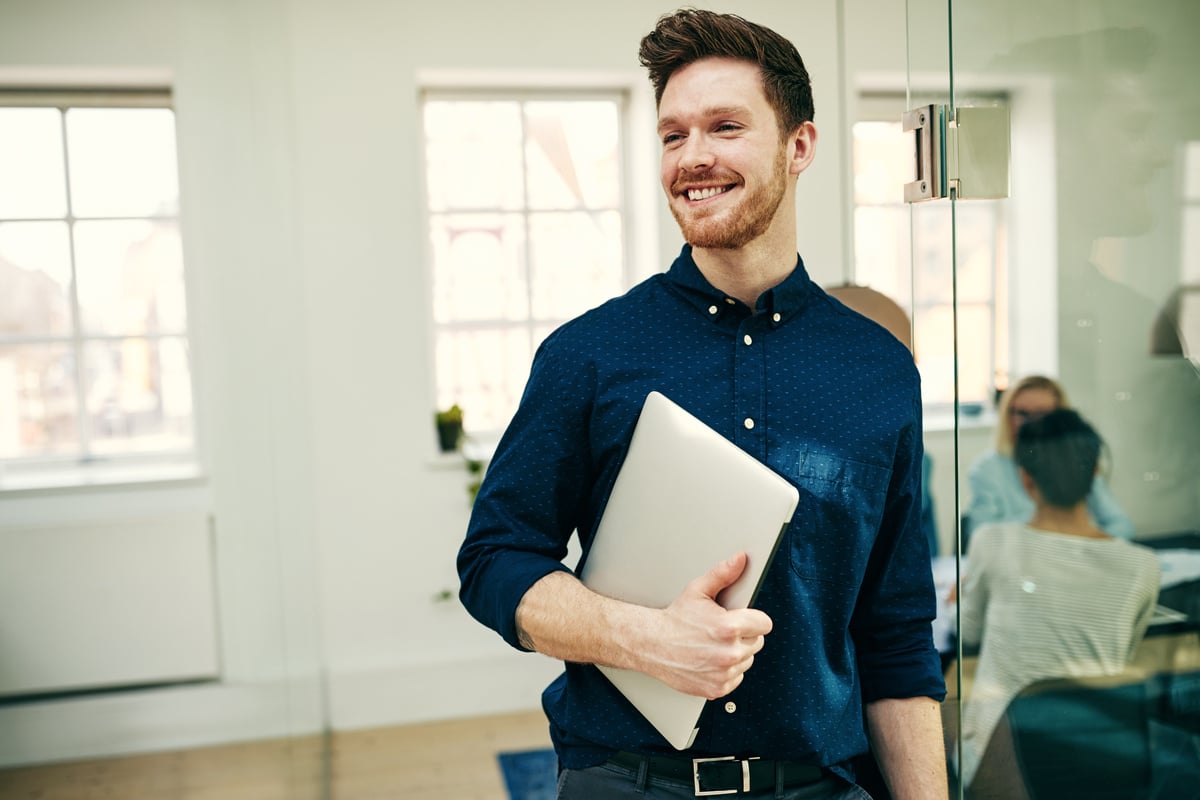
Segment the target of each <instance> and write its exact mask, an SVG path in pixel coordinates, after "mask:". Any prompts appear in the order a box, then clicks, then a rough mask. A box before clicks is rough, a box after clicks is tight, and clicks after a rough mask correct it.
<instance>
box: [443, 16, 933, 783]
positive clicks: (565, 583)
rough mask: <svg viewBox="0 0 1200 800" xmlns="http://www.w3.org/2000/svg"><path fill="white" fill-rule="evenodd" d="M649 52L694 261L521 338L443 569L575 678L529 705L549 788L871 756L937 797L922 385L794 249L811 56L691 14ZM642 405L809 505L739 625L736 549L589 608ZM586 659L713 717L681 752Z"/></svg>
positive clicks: (596, 598) (674, 197)
mask: <svg viewBox="0 0 1200 800" xmlns="http://www.w3.org/2000/svg"><path fill="white" fill-rule="evenodd" d="M640 57H641V61H642V64H643V65H644V66H646V67H647V68H648V70H649V72H650V80H651V82H652V83H653V85H654V88H655V95H656V100H657V103H658V112H659V113H658V133H659V136H660V139H661V141H662V172H661V181H662V186H663V190H664V191H665V193H666V196H667V200H668V203H669V205H670V208H671V212H672V214H673V215H674V216H675V219H676V221H677V222H678V223H679V227H680V230H681V231H682V232H683V236H684V239H685V240H686V242H687V244H686V245H685V246H684V248H683V252H682V253H681V254H680V255H679V257H678V258H677V259H676V260H675V262H674V263H673V264H672V265H671V267H670V269H669V270H668V271H667V272H665V273H663V274H660V275H656V276H654V277H653V278H650V279H649V280H647V281H645V282H643V283H642V284H640V285H638V286H636V287H634V288H633V289H632V290H630V291H629V292H628V293H627V294H626V295H624V296H622V297H619V298H616V299H614V300H611V301H609V302H608V303H606V304H604V305H602V306H600V307H599V308H596V309H593V310H592V311H589V312H587V313H586V314H584V315H582V316H581V317H579V318H577V319H575V320H572V321H571V322H569V323H567V324H565V325H563V326H562V327H561V328H559V329H558V330H557V331H555V332H554V333H553V334H551V335H550V336H549V337H548V338H547V339H546V341H545V342H544V343H543V345H542V346H541V347H540V348H539V350H538V353H537V356H536V357H535V359H534V363H533V366H532V368H531V372H530V377H529V383H528V385H527V387H526V390H525V394H524V397H523V398H522V401H521V405H520V408H519V409H518V411H517V413H516V416H515V417H514V418H513V421H512V423H511V425H510V426H509V428H508V430H507V431H506V432H505V435H504V438H503V440H502V441H501V443H500V445H499V447H498V449H497V451H496V454H495V457H494V458H493V460H492V463H491V465H490V467H489V469H488V472H487V476H486V478H485V480H484V482H483V486H482V487H481V489H480V492H479V495H478V498H477V500H476V503H475V506H474V511H473V513H472V517H471V522H470V527H469V530H468V532H467V538H466V541H465V542H464V543H463V546H462V548H461V550H460V552H459V559H458V566H459V574H460V577H461V579H462V590H461V596H462V599H463V602H464V604H465V605H466V607H467V609H468V610H469V611H470V612H471V613H472V614H473V615H474V616H475V617H476V618H477V619H479V620H480V621H481V622H483V623H484V624H486V625H488V626H490V627H491V628H493V629H495V630H496V631H497V632H498V633H500V634H501V635H502V636H503V637H504V638H505V639H506V640H507V641H508V642H509V643H510V644H511V645H513V646H514V647H516V648H519V649H522V650H529V651H537V652H540V653H543V654H545V655H548V656H551V657H553V658H557V659H561V660H562V661H563V662H565V671H564V673H563V675H562V676H561V677H559V678H558V679H557V680H556V681H555V682H554V683H552V684H551V685H550V687H549V688H547V690H546V692H545V694H544V696H543V707H544V708H545V711H546V714H547V716H548V718H549V720H550V731H551V735H552V738H553V740H554V746H555V749H556V751H557V753H558V757H559V764H560V776H559V788H558V791H559V797H560V798H565V799H567V800H572V799H574V798H609V797H640V798H651V800H653V798H660V797H661V798H668V797H670V798H675V797H691V796H693V795H696V796H703V795H706V794H727V793H732V794H736V795H738V796H743V797H762V798H767V797H770V798H801V797H803V798H863V797H868V795H867V794H866V792H865V791H864V790H863V789H862V788H861V787H859V786H857V785H855V772H854V762H855V761H856V760H857V759H859V758H860V757H862V756H864V755H865V754H867V753H868V752H873V754H874V757H875V758H876V760H877V761H878V762H879V765H880V767H881V768H882V772H883V775H884V777H885V778H886V780H887V783H888V786H889V788H890V790H891V793H892V795H893V796H894V797H896V798H898V799H899V800H904V799H905V798H922V799H924V798H944V797H945V796H946V794H947V789H946V779H945V760H944V754H943V750H942V737H941V726H940V719H939V713H938V703H939V701H940V700H941V699H942V698H943V697H944V694H945V686H944V684H943V681H942V678H941V672H940V664H939V659H938V654H937V652H936V650H935V649H934V646H933V641H932V635H931V630H930V623H931V620H932V618H933V616H934V610H935V608H934V595H933V582H932V575H931V571H930V569H929V552H928V544H927V540H926V538H925V536H924V534H923V533H922V531H921V527H920V498H921V484H920V482H921V452H922V447H921V406H920V396H921V394H920V386H919V380H918V376H917V372H916V369H915V367H914V365H913V362H912V357H911V355H910V353H909V351H908V350H907V349H906V348H905V347H904V346H903V345H901V344H900V342H899V341H897V340H896V339H895V337H893V336H892V335H891V334H890V333H888V332H887V331H886V330H884V329H883V328H881V327H879V326H877V325H875V324H874V323H872V322H870V321H868V320H866V319H865V318H863V317H861V316H860V315H858V314H856V313H854V312H852V311H850V310H849V309H847V308H846V307H845V306H843V305H841V304H840V303H838V302H837V301H836V300H833V299H832V298H830V297H829V296H828V295H826V294H825V292H823V291H822V290H821V289H820V287H818V286H817V285H816V284H814V283H813V282H812V281H811V280H810V279H809V277H808V273H807V272H806V270H805V268H804V264H803V262H802V260H801V259H800V257H799V256H798V255H797V228H796V203H795V195H796V187H797V178H798V176H799V175H800V174H801V173H803V172H804V171H805V169H807V168H808V166H809V165H810V164H811V163H812V160H813V157H814V155H815V153H816V143H817V131H816V128H815V127H814V125H813V122H812V118H813V104H812V91H811V86H810V83H809V77H808V73H807V71H806V69H805V67H804V63H803V61H802V60H801V58H800V55H799V53H797V52H796V49H795V47H794V46H793V45H792V44H791V43H790V42H788V41H787V40H786V39H784V38H783V37H781V36H779V35H778V34H776V33H775V32H774V31H771V30H769V29H767V28H764V27H762V26H759V25H756V24H753V23H750V22H747V21H746V20H744V19H741V18H740V17H737V16H733V15H726V14H716V13H713V12H709V11H698V10H683V11H679V12H676V13H675V14H671V15H668V16H665V17H663V18H662V19H660V20H659V22H658V24H657V26H656V27H655V29H654V30H653V31H652V32H651V33H649V34H648V35H647V36H646V37H645V38H644V39H643V40H642V44H641V52H640ZM652 390H657V391H660V392H662V393H663V394H665V395H667V396H668V397H670V398H671V399H673V400H675V402H677V403H679V404H680V405H682V406H684V407H685V408H686V409H687V410H689V411H691V412H692V413H693V414H694V415H696V416H697V417H700V418H701V419H702V420H704V421H705V422H706V423H708V424H709V425H710V426H711V427H713V428H714V429H716V430H717V431H719V432H721V433H722V434H723V435H724V436H725V437H727V438H728V439H729V440H731V441H732V442H734V443H735V444H736V445H738V446H739V447H740V448H742V449H743V450H745V451H746V452H748V453H750V454H751V455H753V456H754V457H756V458H758V459H759V460H760V461H762V462H763V463H764V464H766V465H767V466H769V467H771V468H772V469H773V470H775V471H776V472H778V473H779V474H780V475H782V476H783V477H785V478H786V479H787V480H789V481H791V482H792V483H793V484H794V485H795V486H796V487H797V489H798V490H799V492H800V503H799V506H798V507H797V510H796V514H795V516H794V517H793V519H792V522H791V524H790V526H789V528H788V530H787V533H786V534H785V537H784V541H783V542H782V543H781V545H780V551H779V553H778V555H777V556H776V558H775V559H774V561H773V562H772V565H771V566H770V568H769V569H768V570H767V573H766V575H765V577H764V579H763V583H762V587H761V589H760V591H759V595H758V599H757V603H756V608H753V609H740V610H726V609H724V608H722V607H721V606H720V605H719V604H718V603H717V602H716V601H715V598H716V597H717V595H718V594H719V593H720V591H721V590H722V589H723V588H725V587H726V586H728V585H730V584H731V583H733V582H734V581H735V580H736V579H737V578H738V576H739V575H740V574H741V572H742V569H743V568H744V566H745V556H744V554H741V553H731V554H730V558H729V559H728V560H726V561H723V562H721V563H719V564H715V565H713V567H712V568H711V569H710V570H709V571H708V572H707V573H705V574H704V575H699V576H697V577H696V578H695V580H693V581H692V582H691V583H690V584H689V585H688V586H687V588H686V589H685V590H684V591H683V592H682V593H681V594H680V595H679V596H678V597H677V598H675V600H674V601H673V602H672V603H671V604H670V605H669V606H667V607H666V608H661V609H659V608H645V607H641V606H637V605H632V604H629V603H624V602H621V601H617V600H614V599H612V598H608V597H603V596H601V595H598V594H596V593H594V592H592V591H590V590H589V589H587V588H586V587H585V586H584V585H583V584H582V583H580V581H579V580H578V579H577V578H576V577H575V575H574V574H573V573H572V572H571V571H570V570H569V569H567V567H565V566H564V565H563V564H562V559H563V558H564V557H565V556H566V553H567V543H568V541H569V539H570V537H571V536H572V535H573V534H575V533H576V532H577V534H578V536H579V540H580V544H581V545H582V550H583V554H584V558H585V559H586V557H587V553H588V550H589V547H590V544H591V541H592V537H593V535H594V533H595V531H596V527H597V525H598V523H599V520H600V516H601V515H602V512H603V509H604V504H605V502H606V500H607V498H608V495H609V492H610V491H611V489H612V486H613V482H614V480H615V479H616V475H617V472H618V470H619V468H620V465H621V461H622V459H623V457H624V453H625V450H626V448H627V446H628V444H629V441H630V437H631V435H632V431H633V427H634V423H635V422H636V420H637V417H638V412H639V411H640V409H641V405H642V402H643V401H644V399H645V397H646V395H647V393H649V392H650V391H652ZM596 665H606V666H613V667H620V668H625V669H632V670H638V671H640V672H643V673H646V674H647V675H650V676H652V677H655V678H658V679H659V680H662V681H663V682H665V683H667V684H668V685H670V686H672V687H674V688H676V689H678V690H680V691H683V692H687V693H689V694H693V695H697V696H700V697H706V698H709V699H710V700H715V699H717V698H720V699H721V701H720V702H717V703H713V702H710V703H708V704H707V705H706V707H705V710H704V712H703V714H702V716H701V719H700V723H699V735H698V736H697V737H696V739H695V741H694V742H693V744H692V746H691V747H690V748H689V749H688V750H687V751H684V752H679V751H676V750H674V749H673V748H672V747H671V746H670V745H669V744H668V743H667V742H666V741H665V740H664V739H663V738H662V737H661V736H660V735H659V734H658V732H657V731H656V730H655V729H654V728H653V727H652V726H651V725H650V723H648V722H647V721H646V720H645V719H644V718H642V717H641V716H640V714H639V713H638V712H637V711H636V710H635V709H634V708H633V707H632V706H630V705H629V704H628V702H626V701H625V699H624V698H623V697H622V696H621V694H620V693H619V692H618V691H617V690H616V689H615V688H614V687H613V686H612V685H611V684H610V683H609V682H608V680H607V679H606V678H605V677H604V676H603V674H602V673H601V672H600V671H599V670H597V669H596Z"/></svg>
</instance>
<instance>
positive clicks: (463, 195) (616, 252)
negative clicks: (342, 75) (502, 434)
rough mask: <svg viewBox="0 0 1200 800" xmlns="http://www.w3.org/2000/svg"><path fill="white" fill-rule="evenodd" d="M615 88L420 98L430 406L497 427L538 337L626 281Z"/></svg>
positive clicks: (443, 93) (620, 107) (487, 429)
mask: <svg viewBox="0 0 1200 800" xmlns="http://www.w3.org/2000/svg"><path fill="white" fill-rule="evenodd" d="M625 104H626V99H625V96H624V95H623V94H621V93H613V92H587V93H571V94H569V95H568V94H558V93H530V92H525V93H513V92H498V91H497V92H487V93H465V92H458V91H452V90H438V91H427V92H426V93H425V94H424V96H423V102H422V105H423V113H424V129H425V163H426V190H427V201H428V208H429V253H430V258H431V264H432V287H433V303H432V308H433V337H434V348H435V359H434V362H435V370H436V379H435V381H436V395H437V396H436V402H437V406H438V408H447V407H449V406H450V405H452V404H458V405H459V406H461V407H462V408H463V409H464V425H465V427H466V429H467V430H468V431H469V432H471V433H474V434H480V433H482V434H485V435H486V434H491V433H495V432H498V431H500V430H501V429H503V428H504V426H505V425H507V423H508V421H509V419H510V418H511V416H512V414H513V412H514V411H515V410H516V407H517V403H518V401H519V400H520V396H521V391H522V389H523V388H524V385H525V380H526V378H527V377H528V373H529V364H530V361H531V360H532V357H533V353H534V351H535V350H536V348H537V346H538V344H539V343H540V342H541V341H542V339H544V338H545V337H546V335H547V334H549V333H550V332H551V331H552V330H553V329H554V328H555V327H557V326H558V325H560V324H562V323H563V322H565V321H566V320H568V319H570V318H572V317H574V316H576V315H578V314H580V313H582V312H583V311H585V310H587V309H588V308H591V307H593V306H595V305H598V304H599V303H601V302H603V301H604V300H607V299H608V298H610V297H612V296H614V295H616V294H619V293H620V292H621V291H622V290H623V289H624V288H625V287H626V286H627V285H628V283H629V280H630V277H629V271H628V269H627V260H628V259H627V257H626V249H627V248H626V240H627V231H626V225H625V212H624V205H625V203H624V192H623V171H622V170H623V167H622V150H623V148H622V131H623V115H624V109H625Z"/></svg>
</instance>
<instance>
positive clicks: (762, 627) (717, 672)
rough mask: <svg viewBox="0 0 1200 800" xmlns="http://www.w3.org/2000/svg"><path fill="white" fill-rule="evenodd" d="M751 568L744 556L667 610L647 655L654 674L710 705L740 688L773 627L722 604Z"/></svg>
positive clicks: (758, 615)
mask: <svg viewBox="0 0 1200 800" xmlns="http://www.w3.org/2000/svg"><path fill="white" fill-rule="evenodd" d="M745 568H746V554H745V553H738V554H737V555H735V556H733V557H732V558H730V559H728V560H726V561H722V562H720V563H719V564H717V565H715V566H714V567H713V568H712V569H710V570H709V571H708V572H706V573H704V574H703V575H701V576H700V577H698V578H696V579H695V580H693V581H692V582H691V583H689V584H688V585H687V586H686V587H684V590H683V592H681V593H680V595H679V596H678V597H676V598H675V600H674V601H673V602H672V603H671V605H669V606H667V607H666V608H665V609H663V611H662V612H661V615H660V617H659V619H658V626H657V631H656V632H655V633H654V635H653V638H652V645H651V648H650V650H649V652H648V653H647V657H648V658H647V660H648V662H649V663H648V664H647V667H646V670H645V671H646V672H647V673H648V674H650V675H653V676H654V677H656V678H658V679H659V680H661V681H663V682H664V683H666V684H667V685H668V686H671V687H673V688H675V689H678V690H679V691H681V692H684V693H686V694H693V695H698V696H701V697H707V698H708V699H710V700H712V699H715V698H717V697H724V696H725V695H727V694H729V693H730V692H732V691H733V690H734V689H736V688H737V687H738V685H739V684H740V683H741V682H742V678H743V677H744V676H745V673H746V670H748V669H750V666H751V665H752V664H753V663H754V654H755V653H757V652H758V651H759V650H761V649H762V647H763V641H764V637H765V636H766V634H768V633H770V632H771V626H772V623H771V618H770V617H768V616H767V615H766V614H764V613H763V612H761V611H757V610H755V609H750V608H746V609H737V610H733V611H729V610H726V609H724V608H722V607H721V606H720V605H719V604H718V603H717V596H718V595H719V594H720V593H721V591H722V590H723V589H725V587H727V586H730V585H732V584H733V583H734V582H735V581H736V580H737V579H738V578H739V577H741V574H742V571H743V570H745Z"/></svg>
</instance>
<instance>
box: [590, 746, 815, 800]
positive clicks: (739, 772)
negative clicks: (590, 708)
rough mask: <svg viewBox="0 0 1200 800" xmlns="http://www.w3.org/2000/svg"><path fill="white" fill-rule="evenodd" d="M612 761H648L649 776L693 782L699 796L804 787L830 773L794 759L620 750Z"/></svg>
mask: <svg viewBox="0 0 1200 800" xmlns="http://www.w3.org/2000/svg"><path fill="white" fill-rule="evenodd" d="M608 761H609V763H610V764H616V765H617V766H619V767H623V768H625V769H629V770H633V771H634V772H635V773H636V772H639V771H640V770H641V768H642V763H643V762H646V766H647V770H646V774H647V776H648V777H653V778H666V779H667V780H671V781H675V782H677V783H690V784H691V785H692V787H693V789H694V790H695V792H696V797H708V796H711V795H718V794H738V793H741V792H760V791H763V790H764V789H774V788H776V787H795V786H804V785H805V784H809V783H816V782H817V781H819V780H821V779H822V778H824V777H825V775H826V774H827V773H826V772H825V770H823V769H821V768H820V767H814V766H812V765H810V764H797V763H795V762H792V761H772V760H770V759H763V758H742V759H739V758H736V757H734V756H720V757H717V758H676V757H672V756H639V755H637V754H636V753H617V754H616V755H614V756H613V757H612V758H610V759H609V760H608Z"/></svg>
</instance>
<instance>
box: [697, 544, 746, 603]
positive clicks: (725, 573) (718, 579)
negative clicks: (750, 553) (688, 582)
mask: <svg viewBox="0 0 1200 800" xmlns="http://www.w3.org/2000/svg"><path fill="white" fill-rule="evenodd" d="M746 561H747V558H746V554H745V553H734V554H733V555H732V556H730V557H729V558H727V559H725V560H724V561H719V562H717V563H716V564H714V565H713V567H712V569H710V570H709V571H708V572H706V573H704V574H703V575H701V576H700V577H699V578H696V579H695V580H694V581H692V588H693V589H694V590H696V591H697V592H700V593H701V594H703V595H704V596H705V597H708V598H709V599H712V600H715V599H716V597H717V595H719V594H720V593H721V590H722V589H724V588H725V587H727V586H730V585H732V584H733V583H734V582H735V581H737V579H738V578H740V577H742V572H744V571H745V569H746Z"/></svg>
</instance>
